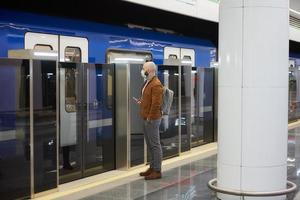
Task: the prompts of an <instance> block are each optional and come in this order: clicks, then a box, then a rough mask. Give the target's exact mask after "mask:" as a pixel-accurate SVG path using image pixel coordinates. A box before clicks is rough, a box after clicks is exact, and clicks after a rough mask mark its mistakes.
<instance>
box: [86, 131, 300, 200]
mask: <svg viewBox="0 0 300 200" xmlns="http://www.w3.org/2000/svg"><path fill="white" fill-rule="evenodd" d="M216 161H217V156H216V155H214V156H210V157H208V158H205V159H202V160H197V161H193V162H190V163H188V164H185V165H183V166H178V167H176V168H173V169H171V170H168V171H165V172H164V174H163V178H162V179H161V180H154V181H144V180H143V179H139V180H135V181H131V182H130V183H127V184H123V185H121V186H118V187H115V188H113V189H110V190H107V191H103V192H100V193H98V194H95V195H92V196H88V197H85V198H83V199H84V200H96V199H101V200H102V199H103V200H121V199H122V200H124V199H136V200H146V199H147V200H160V199H162V200H164V199H168V200H179V199H185V200H187V199H209V200H210V199H215V194H214V193H213V192H211V191H210V190H209V189H208V188H207V186H206V184H207V182H208V181H209V180H210V179H212V178H214V177H216V168H217V164H216ZM287 162H288V179H289V180H291V181H293V182H295V183H296V184H297V185H299V186H300V177H299V176H300V128H299V127H298V128H294V129H291V130H290V131H289V140H288V160H287ZM288 199H299V200H300V192H299V190H298V192H297V193H296V194H295V195H290V196H289V197H288Z"/></svg>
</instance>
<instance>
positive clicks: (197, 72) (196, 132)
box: [191, 68, 214, 147]
mask: <svg viewBox="0 0 300 200" xmlns="http://www.w3.org/2000/svg"><path fill="white" fill-rule="evenodd" d="M213 70H214V69H213V68H193V70H192V73H191V74H192V91H193V92H192V120H191V121H192V130H191V131H192V134H191V138H192V146H193V147H195V146H199V145H201V144H205V143H208V142H212V141H213V133H214V124H213V116H214V115H213V114H214V113H213V112H214V111H213V108H214V107H213V105H214V71H213Z"/></svg>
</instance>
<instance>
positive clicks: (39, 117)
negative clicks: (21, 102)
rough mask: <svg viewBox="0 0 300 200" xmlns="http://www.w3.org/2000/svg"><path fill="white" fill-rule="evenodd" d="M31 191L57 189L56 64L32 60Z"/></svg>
mask: <svg viewBox="0 0 300 200" xmlns="http://www.w3.org/2000/svg"><path fill="white" fill-rule="evenodd" d="M32 67H33V135H34V138H33V139H34V141H33V142H34V145H33V147H34V192H35V193H39V192H43V191H46V190H49V189H53V188H56V187H57V155H56V153H57V151H56V150H57V148H56V147H57V146H56V144H57V137H56V136H57V135H56V134H57V131H56V118H57V116H56V62H55V61H37V60H35V61H33V66H32Z"/></svg>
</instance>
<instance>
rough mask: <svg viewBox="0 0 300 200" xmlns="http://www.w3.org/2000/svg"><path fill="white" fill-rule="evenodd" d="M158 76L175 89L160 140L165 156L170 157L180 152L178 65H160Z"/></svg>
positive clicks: (162, 124)
mask: <svg viewBox="0 0 300 200" xmlns="http://www.w3.org/2000/svg"><path fill="white" fill-rule="evenodd" d="M158 78H159V79H160V81H161V83H162V84H163V85H164V86H166V87H168V88H169V89H171V90H173V91H174V99H173V103H172V106H171V109H170V113H169V115H167V116H163V117H162V121H161V125H160V142H161V145H162V149H163V157H164V158H169V157H172V156H176V155H178V153H179V129H178V128H179V108H178V104H179V102H178V101H179V84H178V82H179V74H178V66H158Z"/></svg>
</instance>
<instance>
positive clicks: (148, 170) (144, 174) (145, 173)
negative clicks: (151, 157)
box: [140, 168, 153, 176]
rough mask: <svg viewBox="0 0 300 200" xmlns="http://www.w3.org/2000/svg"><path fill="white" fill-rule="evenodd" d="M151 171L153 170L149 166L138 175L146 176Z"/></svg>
mask: <svg viewBox="0 0 300 200" xmlns="http://www.w3.org/2000/svg"><path fill="white" fill-rule="evenodd" d="M152 171H153V169H151V168H149V169H147V170H146V171H144V172H141V173H140V176H148V175H149V174H151V173H152Z"/></svg>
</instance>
